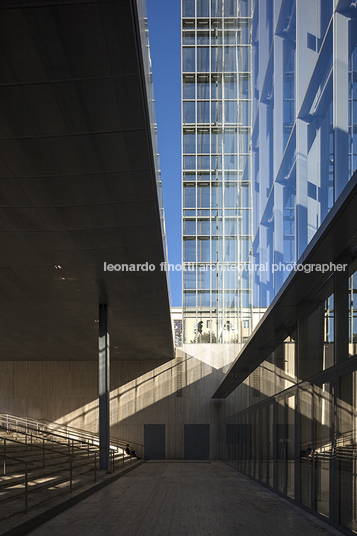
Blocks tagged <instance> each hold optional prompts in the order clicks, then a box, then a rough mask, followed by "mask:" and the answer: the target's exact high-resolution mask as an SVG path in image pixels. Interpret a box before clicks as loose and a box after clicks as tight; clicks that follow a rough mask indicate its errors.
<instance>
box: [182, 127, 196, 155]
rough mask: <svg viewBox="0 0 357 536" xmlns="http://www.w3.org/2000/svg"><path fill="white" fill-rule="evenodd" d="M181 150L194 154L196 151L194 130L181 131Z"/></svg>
mask: <svg viewBox="0 0 357 536" xmlns="http://www.w3.org/2000/svg"><path fill="white" fill-rule="evenodd" d="M183 152H184V153H186V154H194V153H195V152H196V135H195V131H194V130H190V131H185V132H184V133H183Z"/></svg>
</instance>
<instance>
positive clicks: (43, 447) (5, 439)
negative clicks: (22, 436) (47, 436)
mask: <svg viewBox="0 0 357 536" xmlns="http://www.w3.org/2000/svg"><path fill="white" fill-rule="evenodd" d="M0 439H2V440H3V441H4V444H6V441H11V442H12V443H18V444H19V445H23V443H22V441H19V440H18V439H10V438H9V437H0ZM32 446H33V447H35V448H36V449H41V450H42V451H45V450H49V451H50V452H54V453H55V454H59V455H60V456H65V457H66V458H73V459H75V455H74V454H68V453H67V454H64V453H63V452H60V451H59V450H54V449H50V448H48V447H45V446H44V445H43V446H40V445H35V444H32Z"/></svg>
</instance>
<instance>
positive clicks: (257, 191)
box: [249, 0, 357, 308]
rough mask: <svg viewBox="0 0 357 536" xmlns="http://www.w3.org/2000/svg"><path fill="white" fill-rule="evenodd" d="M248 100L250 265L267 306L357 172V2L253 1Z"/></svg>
mask: <svg viewBox="0 0 357 536" xmlns="http://www.w3.org/2000/svg"><path fill="white" fill-rule="evenodd" d="M252 96H253V103H252V111H253V112H252V125H253V128H252V143H251V155H252V184H253V207H254V208H253V237H254V240H253V243H252V248H251V250H250V256H249V259H250V263H251V265H252V266H254V267H258V266H263V267H264V269H262V270H256V271H254V272H253V277H252V288H253V307H254V308H266V307H268V306H269V305H270V303H271V302H272V300H273V299H274V297H275V296H276V294H277V292H278V291H279V289H280V288H281V286H282V284H283V283H284V281H285V280H286V278H287V277H288V276H289V274H290V273H291V271H293V269H294V263H297V262H298V260H299V258H300V257H301V255H302V253H303V251H304V250H305V248H306V246H307V245H308V244H309V242H310V241H311V239H312V237H313V236H314V234H315V233H316V231H317V230H318V228H319V227H320V225H321V223H322V222H323V220H324V218H325V217H326V215H327V214H328V213H329V211H330V210H331V208H332V206H333V204H334V202H335V201H336V200H337V198H338V196H339V194H340V193H341V191H342V190H343V188H344V186H345V185H346V184H347V182H348V180H349V179H350V177H351V176H352V174H353V172H354V171H355V170H356V168H357V149H356V147H357V10H356V6H355V4H354V3H353V2H342V1H339V2H333V1H332V0H310V1H305V0H301V1H296V0H282V1H281V2H278V3H274V2H271V1H269V0H257V1H256V2H255V3H254V6H253V18H252Z"/></svg>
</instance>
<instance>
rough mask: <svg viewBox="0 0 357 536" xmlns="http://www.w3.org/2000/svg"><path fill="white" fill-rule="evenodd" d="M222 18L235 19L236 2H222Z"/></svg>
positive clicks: (229, 0)
mask: <svg viewBox="0 0 357 536" xmlns="http://www.w3.org/2000/svg"><path fill="white" fill-rule="evenodd" d="M224 16H225V17H236V16H237V0H225V2H224Z"/></svg>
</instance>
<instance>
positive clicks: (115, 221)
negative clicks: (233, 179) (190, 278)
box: [0, 0, 174, 360]
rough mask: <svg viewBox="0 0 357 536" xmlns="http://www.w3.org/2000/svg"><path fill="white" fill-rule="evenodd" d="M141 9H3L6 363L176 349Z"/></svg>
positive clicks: (0, 127) (44, 0) (152, 355)
mask: <svg viewBox="0 0 357 536" xmlns="http://www.w3.org/2000/svg"><path fill="white" fill-rule="evenodd" d="M138 5H139V4H138ZM138 5H137V4H136V2H135V1H134V0H120V1H105V0H103V1H100V0H99V1H90V0H88V1H83V0H71V1H66V0H61V2H55V1H49V0H39V1H36V0H34V1H29V2H27V1H16V0H15V1H11V2H10V1H8V2H2V3H1V4H0V300H1V309H0V331H1V345H0V348H1V357H0V359H2V360H61V359H63V360H91V359H97V358H98V323H97V322H98V305H99V303H107V304H108V307H109V311H110V316H109V329H110V337H111V358H112V359H125V360H137V359H161V360H168V359H172V358H173V356H174V348H173V336H172V327H171V318H170V306H169V291H168V284H167V277H166V273H165V272H162V271H161V270H160V264H161V263H163V262H164V261H165V260H166V246H165V242H164V241H163V221H162V220H163V217H162V207H161V205H160V203H159V197H160V191H159V190H158V178H157V177H158V176H157V171H158V170H157V166H156V167H155V160H156V158H157V155H156V149H155V147H156V146H155V141H154V140H153V137H152V130H153V128H154V125H153V124H152V116H150V110H149V104H150V105H151V104H152V103H148V98H149V100H152V96H151V95H148V82H150V80H149V73H148V72H146V70H145V67H144V59H143V54H142V50H144V51H145V52H147V46H146V42H143V41H142V38H141V37H140V34H141V36H142V37H144V38H145V28H144V26H143V21H142V20H140V21H139V15H138ZM146 62H147V63H148V62H149V60H148V58H146ZM150 122H151V123H150ZM105 262H107V263H111V264H119V265H122V264H128V265H130V264H135V265H138V264H141V265H143V264H145V263H148V264H149V265H150V264H151V265H154V266H155V270H153V271H143V270H139V271H138V270H137V269H136V270H135V271H128V272H125V271H120V272H117V271H112V272H108V271H104V269H103V267H104V263H105ZM136 268H137V266H136Z"/></svg>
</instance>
